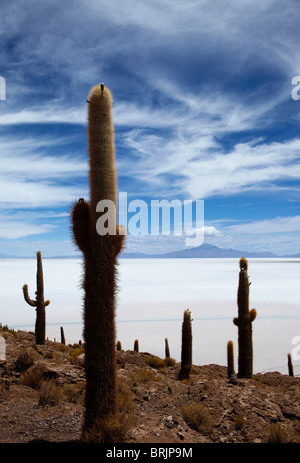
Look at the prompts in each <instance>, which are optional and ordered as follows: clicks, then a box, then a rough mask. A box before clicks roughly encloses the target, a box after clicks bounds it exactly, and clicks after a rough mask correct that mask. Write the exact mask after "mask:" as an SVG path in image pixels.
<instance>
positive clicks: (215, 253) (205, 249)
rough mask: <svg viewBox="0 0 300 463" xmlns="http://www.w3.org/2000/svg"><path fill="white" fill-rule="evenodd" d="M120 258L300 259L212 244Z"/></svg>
mask: <svg viewBox="0 0 300 463" xmlns="http://www.w3.org/2000/svg"><path fill="white" fill-rule="evenodd" d="M34 257H35V255H33V256H31V257H30V256H28V257H21V256H8V255H6V254H1V253H0V259H30V258H31V259H32V258H34ZM81 257H82V255H81V253H78V254H77V255H73V256H53V257H43V258H44V259H76V258H81ZM120 257H121V258H124V259H155V258H160V259H166V258H170V259H171V258H189V257H190V258H195V257H198V258H201V257H202V258H210V257H211V258H222V257H224V258H231V257H232V258H234V257H237V258H239V257H249V258H251V257H256V258H276V257H277V258H284V257H285V258H287V259H288V258H300V253H299V254H294V255H284V256H279V255H277V254H274V253H273V252H264V251H262V252H250V251H239V250H237V249H231V248H229V249H225V248H218V247H217V246H213V245H212V244H206V243H204V244H201V246H197V247H194V248H186V249H181V250H180V251H173V252H167V253H164V254H145V253H138V252H124V251H123V252H122V253H121V254H120Z"/></svg>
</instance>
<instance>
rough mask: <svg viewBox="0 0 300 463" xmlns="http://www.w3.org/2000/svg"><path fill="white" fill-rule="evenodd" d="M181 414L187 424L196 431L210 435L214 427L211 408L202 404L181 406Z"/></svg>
mask: <svg viewBox="0 0 300 463" xmlns="http://www.w3.org/2000/svg"><path fill="white" fill-rule="evenodd" d="M181 414H182V417H183V419H184V420H185V422H186V423H187V425H188V426H189V427H190V428H191V429H194V430H195V431H197V432H199V433H201V434H204V435H209V434H211V433H212V431H213V429H214V421H213V418H212V416H211V414H210V412H209V410H208V409H207V408H206V407H204V406H203V405H201V404H192V405H186V406H183V407H181Z"/></svg>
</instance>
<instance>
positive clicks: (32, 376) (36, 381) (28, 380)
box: [20, 367, 43, 389]
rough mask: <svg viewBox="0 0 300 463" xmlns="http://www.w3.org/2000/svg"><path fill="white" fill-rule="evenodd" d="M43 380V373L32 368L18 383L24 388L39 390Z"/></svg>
mask: <svg viewBox="0 0 300 463" xmlns="http://www.w3.org/2000/svg"><path fill="white" fill-rule="evenodd" d="M42 379H43V372H42V371H41V370H40V369H39V368H35V367H32V368H30V369H29V370H27V371H25V373H24V374H23V375H22V376H21V378H20V382H21V384H23V385H24V386H28V387H31V388H33V389H39V388H40V386H41V383H42Z"/></svg>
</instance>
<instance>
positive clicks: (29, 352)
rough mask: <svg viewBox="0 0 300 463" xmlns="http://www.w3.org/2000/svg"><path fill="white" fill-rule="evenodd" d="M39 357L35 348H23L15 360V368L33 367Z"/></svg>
mask: <svg viewBox="0 0 300 463" xmlns="http://www.w3.org/2000/svg"><path fill="white" fill-rule="evenodd" d="M38 357H39V355H38V353H37V352H35V351H34V350H33V349H22V350H21V352H20V354H19V355H18V358H17V360H16V361H15V369H16V370H17V371H26V370H28V368H30V367H32V365H33V364H34V362H35V360H36V359H37V358H38Z"/></svg>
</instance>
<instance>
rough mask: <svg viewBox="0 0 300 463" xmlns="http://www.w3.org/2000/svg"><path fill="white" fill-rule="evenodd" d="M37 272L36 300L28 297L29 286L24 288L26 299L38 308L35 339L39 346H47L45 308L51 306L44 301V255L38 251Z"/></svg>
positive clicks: (47, 301) (48, 302)
mask: <svg viewBox="0 0 300 463" xmlns="http://www.w3.org/2000/svg"><path fill="white" fill-rule="evenodd" d="M36 258H37V272H36V289H37V290H36V292H35V295H36V297H35V300H32V299H30V297H29V295H28V286H27V285H24V286H23V288H22V289H23V295H24V299H25V301H26V302H27V304H29V305H30V306H31V307H36V320H35V339H36V343H37V344H45V336H46V310H45V307H46V306H47V305H49V304H50V301H49V300H46V301H45V300H44V277H43V264H42V253H41V251H37V253H36Z"/></svg>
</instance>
